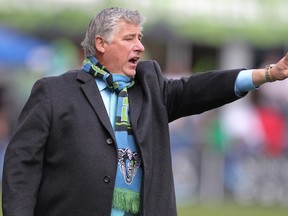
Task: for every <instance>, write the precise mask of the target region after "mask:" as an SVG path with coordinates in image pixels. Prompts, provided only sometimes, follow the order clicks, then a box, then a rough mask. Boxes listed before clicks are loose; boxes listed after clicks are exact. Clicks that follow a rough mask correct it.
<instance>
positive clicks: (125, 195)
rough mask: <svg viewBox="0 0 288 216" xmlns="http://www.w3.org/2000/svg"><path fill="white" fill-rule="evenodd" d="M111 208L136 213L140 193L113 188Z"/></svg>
mask: <svg viewBox="0 0 288 216" xmlns="http://www.w3.org/2000/svg"><path fill="white" fill-rule="evenodd" d="M112 203H113V205H112V207H113V208H116V209H121V210H123V211H125V212H129V213H132V214H137V213H138V212H139V207H140V194H139V193H137V192H134V191H131V190H125V189H123V188H114V195H113V202H112Z"/></svg>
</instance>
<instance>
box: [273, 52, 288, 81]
mask: <svg viewBox="0 0 288 216" xmlns="http://www.w3.org/2000/svg"><path fill="white" fill-rule="evenodd" d="M270 75H271V78H272V80H275V81H276V80H284V79H286V78H288V53H287V54H286V56H284V57H283V58H282V59H281V60H280V61H278V62H277V63H276V64H275V65H274V66H273V67H272V68H271V70H270Z"/></svg>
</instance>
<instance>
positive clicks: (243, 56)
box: [0, 0, 288, 216]
mask: <svg viewBox="0 0 288 216" xmlns="http://www.w3.org/2000/svg"><path fill="white" fill-rule="evenodd" d="M109 6H121V7H127V8H130V9H135V10H136V9H137V10H139V11H140V12H141V13H142V14H143V15H144V16H145V17H146V19H147V21H146V24H145V26H144V31H143V33H144V39H143V43H144V45H145V47H146V51H145V54H144V57H143V59H154V60H157V61H158V62H159V63H160V65H161V67H162V70H163V73H164V75H165V76H167V77H169V78H179V77H181V76H188V75H189V74H192V73H197V72H201V71H207V70H214V69H231V68H239V67H241V68H243V67H244V68H258V67H264V66H265V65H266V64H270V63H274V62H276V61H277V60H279V59H280V58H281V57H282V56H283V55H284V54H285V53H286V52H287V51H288V28H287V26H288V16H287V8H288V1H287V0H201V1H200V0H199V1H198V0H177V1H175V0H157V1H152V0H141V1H133V0H122V1H116V0H41V1H37V0H0V169H1V172H0V173H1V175H0V178H2V166H3V157H4V152H5V149H6V146H7V142H8V139H9V134H10V131H11V129H12V127H13V124H14V123H15V121H16V119H17V117H18V115H19V112H20V111H21V109H22V107H23V105H24V103H25V101H26V100H27V98H28V96H29V93H30V90H31V88H32V85H33V83H34V82H35V81H36V80H37V79H39V78H41V77H44V76H54V75H58V74H61V73H64V72H66V71H67V70H68V69H73V68H79V67H81V63H82V60H83V50H82V48H81V46H80V43H81V41H82V40H83V38H84V35H85V31H86V28H87V26H88V23H89V21H90V19H91V18H92V17H93V16H94V15H95V14H96V13H97V12H99V11H100V10H102V9H103V8H105V7H109ZM199 85H201V83H199ZM287 90H288V81H283V82H281V83H280V82H276V83H271V84H269V85H264V86H261V87H260V88H259V89H258V90H256V91H254V92H250V93H249V95H248V96H247V97H245V98H244V99H241V100H239V101H237V102H235V103H232V104H229V105H226V106H224V107H221V108H218V109H215V110H213V111H209V112H205V113H203V114H201V115H197V116H193V117H187V118H183V119H179V120H176V121H174V122H172V123H171V124H170V129H171V148H172V157H173V171H174V175H175V176H174V178H175V186H176V195H177V204H178V207H179V215H180V216H186V215H198V216H199V215H200V216H201V215H203V216H209V215H212V214H213V215H214V216H215V215H216V216H217V215H221V216H225V215H231V214H233V215H236V216H237V215H253V216H257V215H261V216H263V215H273V216H274V215H277V216H281V215H284V214H285V215H286V214H287V210H288V151H287V150H288V139H287V134H288V133H287V126H288V97H287V92H288V91H287ZM0 215H1V213H0Z"/></svg>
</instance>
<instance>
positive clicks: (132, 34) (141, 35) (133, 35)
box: [124, 33, 144, 38]
mask: <svg viewBox="0 0 288 216" xmlns="http://www.w3.org/2000/svg"><path fill="white" fill-rule="evenodd" d="M135 36H138V34H134V33H131V34H127V35H125V36H124V37H135ZM139 36H140V37H141V38H142V37H143V36H144V35H143V34H142V33H140V34H139Z"/></svg>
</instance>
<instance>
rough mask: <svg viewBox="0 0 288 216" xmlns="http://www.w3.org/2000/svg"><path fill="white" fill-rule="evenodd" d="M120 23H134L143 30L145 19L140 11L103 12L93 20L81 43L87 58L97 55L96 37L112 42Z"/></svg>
mask: <svg viewBox="0 0 288 216" xmlns="http://www.w3.org/2000/svg"><path fill="white" fill-rule="evenodd" d="M119 21H125V22H128V23H133V24H135V25H139V26H140V27H141V28H142V24H143V23H144V17H143V16H141V15H140V13H139V12H138V11H131V10H129V9H124V8H117V7H111V8H106V9H104V10H102V11H101V12H100V13H99V14H97V15H96V16H94V17H93V19H92V20H91V22H90V24H89V27H88V30H87V32H86V36H85V38H84V41H83V42H82V43H81V45H82V47H83V48H84V51H85V55H86V56H90V55H95V54H96V48H95V37H96V36H97V35H99V36H100V37H102V38H103V39H104V40H106V41H107V42H108V43H111V42H112V39H113V36H114V34H115V32H116V30H117V27H118V23H119Z"/></svg>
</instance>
